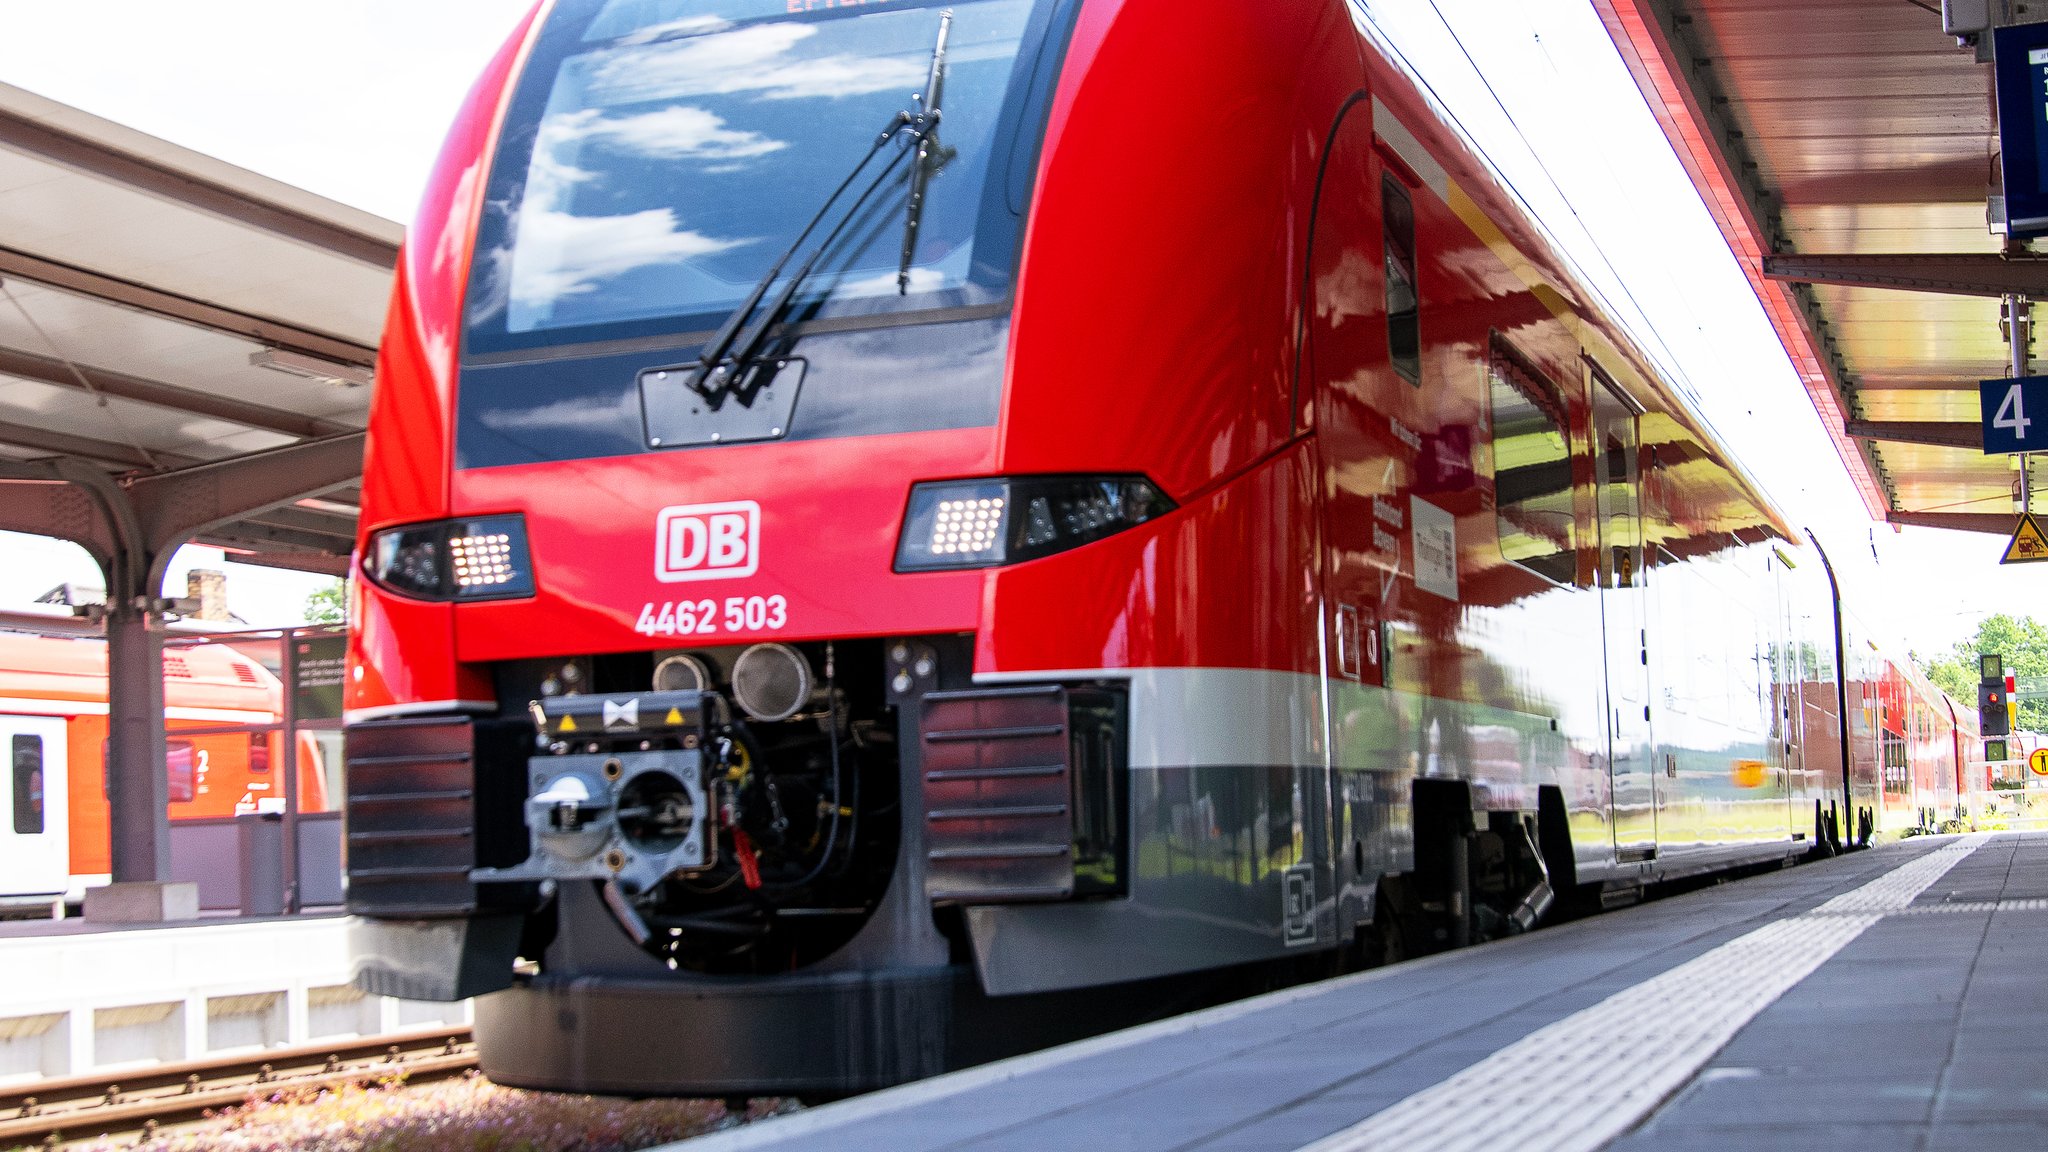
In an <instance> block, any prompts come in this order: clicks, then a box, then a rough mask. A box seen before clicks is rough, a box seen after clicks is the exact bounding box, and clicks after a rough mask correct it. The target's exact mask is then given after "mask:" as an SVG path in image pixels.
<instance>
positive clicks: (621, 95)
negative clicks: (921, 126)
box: [590, 24, 926, 104]
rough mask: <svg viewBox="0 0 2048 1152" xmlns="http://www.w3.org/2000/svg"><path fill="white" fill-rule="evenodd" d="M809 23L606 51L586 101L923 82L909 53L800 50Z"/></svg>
mask: <svg viewBox="0 0 2048 1152" xmlns="http://www.w3.org/2000/svg"><path fill="white" fill-rule="evenodd" d="M817 34H818V26H817V25H815V24H756V25H750V26H748V27H745V28H736V29H734V30H732V31H730V32H720V33H715V34H713V35H709V36H693V37H689V38H687V39H682V40H664V41H659V42H656V43H653V44H643V45H635V46H631V47H626V48H622V49H619V50H617V51H615V52H610V53H607V54H606V56H605V59H604V61H603V63H601V64H599V65H598V66H597V67H596V68H595V69H593V72H592V75H591V79H590V97H591V102H592V103H594V104H627V103H635V104H637V103H641V102H643V101H650V100H678V99H683V98H685V97H690V96H731V95H738V94H741V93H754V94H756V95H757V97H758V98H759V99H763V100H814V99H836V98H839V97H844V96H863V95H867V94H868V93H871V92H887V91H901V92H902V93H903V95H904V96H905V98H906V100H907V98H908V97H909V95H910V93H912V92H914V91H916V90H917V88H918V87H919V86H920V85H922V84H923V83H924V75H925V67H926V61H925V60H923V59H919V58H917V56H916V55H914V54H913V55H903V56H855V55H851V54H849V53H844V52H837V53H832V54H829V55H823V56H809V57H806V56H804V55H803V54H801V53H799V52H798V51H797V49H798V48H799V47H800V46H801V45H802V44H803V42H804V41H806V40H808V39H810V38H811V37H813V36H815V35H817Z"/></svg>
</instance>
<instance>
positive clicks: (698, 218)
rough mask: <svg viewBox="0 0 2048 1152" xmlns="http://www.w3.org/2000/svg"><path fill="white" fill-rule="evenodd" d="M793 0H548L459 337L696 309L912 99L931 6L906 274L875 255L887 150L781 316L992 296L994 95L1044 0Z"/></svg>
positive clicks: (1003, 177) (521, 342)
mask: <svg viewBox="0 0 2048 1152" xmlns="http://www.w3.org/2000/svg"><path fill="white" fill-rule="evenodd" d="M812 7H813V5H812V4H811V3H809V2H808V0H608V2H607V0H563V2H562V3H560V4H559V5H558V6H557V8H556V10H555V13H554V15H553V16H552V17H550V19H549V23H548V27H547V28H546V29H545V30H543V32H542V34H541V40H540V42H539V43H538V44H537V45H536V47H535V51H534V55H533V57H532V59H531V60H530V61H529V62H528V64H527V66H526V69H525V73H524V75H523V77H522V79H521V80H520V83H519V89H518V91H517V92H516V93H515V95H514V100H513V105H512V108H511V109H510V112H509V114H508V116H507V121H506V128H505V131H504V138H503V140H502V141H501V143H500V147H499V152H498V156H497V160H496V162H495V166H494V170H493V173H492V179H491V187H490V191H489V194H488V195H487V211H486V213H485V219H484V220H483V222H482V224H481V226H480V228H479V233H478V237H477V249H476V255H475V258H474V262H473V271H472V275H471V283H470V290H469V341H468V343H469V349H470V351H472V352H488V351H495V350H500V349H517V348H522V347H535V346H540V345H553V344H563V343H574V342H581V341H585V340H601V339H617V338H622V337H633V336H640V335H656V334H661V333H670V332H676V333H679V332H690V331H702V330H704V329H706V328H710V327H715V326H716V325H717V323H718V321H719V320H721V319H723V318H724V315H725V314H726V313H727V312H729V311H731V309H733V308H734V307H735V306H736V305H738V304H739V303H740V302H741V301H742V300H743V299H744V298H745V296H746V295H747V293H748V291H749V290H750V289H751V288H752V287H753V285H754V283H755V282H756V281H757V280H759V279H760V278H761V276H762V275H763V274H764V273H765V272H766V271H767V269H768V268H769V267H770V265H772V264H773V263H774V261H775V259H776V257H777V256H779V255H781V254H782V252H783V251H784V249H786V248H787V247H788V246H789V245H790V243H791V242H792V241H793V240H794V239H795V238H796V236H797V234H798V233H799V232H800V231H801V230H802V228H803V226H804V225H805V224H806V223H807V222H808V221H809V220H810V219H811V217H812V215H813V214H814V213H816V212H817V211H818V208H819V206H820V205H822V204H823V203H824V202H825V200H826V198H827V197H828V196H829V195H830V194H831V192H832V190H833V188H834V187H836V186H837V185H838V184H839V182H840V181H841V180H843V179H844V178H845V177H846V174H847V172H848V171H850V170H851V169H852V167H853V166H854V164H855V163H857V162H858V161H859V160H860V158H861V156H862V155H864V154H865V153H866V152H867V150H868V149H869V148H870V147H871V146H872V145H873V143H874V141H875V138H876V136H877V135H878V134H879V133H880V132H881V130H882V129H883V128H884V127H885V125H887V123H888V122H889V120H890V118H891V117H892V116H894V115H895V114H896V113H897V112H898V111H902V110H908V111H911V112H913V113H914V112H915V111H916V110H917V106H916V103H915V101H914V95H915V94H916V93H917V92H918V90H919V89H920V88H922V87H923V86H924V83H925V79H926V75H927V70H928V69H929V67H930V64H931V59H932V48H933V45H934V43H935V41H936V39H937V36H938V30H939V24H940V19H941V13H942V11H945V10H950V11H952V12H953V14H954V16H953V25H952V29H951V33H950V37H949V41H948V44H947V51H946V69H945V82H944V107H943V119H942V122H941V124H940V127H939V130H938V134H937V145H938V146H937V149H936V150H935V153H934V156H933V161H932V164H933V168H932V170H931V176H930V183H929V187H928V191H927V194H926V198H925V204H924V209H923V213H922V220H921V225H920V228H919V231H918V233H917V244H916V248H915V252H914V254H913V258H912V260H911V267H910V269H909V281H908V287H907V291H905V290H902V289H901V288H900V287H899V283H898V270H899V264H900V262H901V258H902V249H903V239H904V218H905V207H906V200H907V189H908V183H909V171H910V168H911V165H910V164H909V163H899V164H898V165H897V166H896V168H895V170H894V172H893V174H892V176H891V178H890V181H889V182H888V183H887V184H885V185H883V186H882V187H881V188H879V189H878V190H877V191H876V192H875V194H874V195H873V196H871V197H869V199H868V201H867V203H866V205H865V206H864V207H863V208H862V209H861V211H860V214H859V215H858V216H857V217H855V218H854V219H853V220H852V221H850V222H849V224H848V226H847V227H846V228H845V229H843V230H842V231H841V232H840V235H839V239H838V240H837V241H836V242H835V244H834V245H833V247H832V248H831V249H830V250H828V252H827V253H826V257H825V259H823V260H821V261H820V262H819V264H818V267H817V270H816V271H815V272H814V273H813V275H812V277H811V278H810V279H809V280H807V281H806V282H805V283H804V285H803V288H802V291H801V292H800V293H799V294H798V296H797V298H796V305H797V307H796V311H795V313H794V317H795V318H798V319H806V318H815V317H818V316H829V315H848V314H862V313H874V312H896V311H903V310H908V309H930V308H940V307H958V306H971V305H977V304H989V303H995V302H999V301H1001V300H1003V299H1005V298H1006V297H1007V294H1008V291H1009V279H1010V275H1011V269H1012V265H1013V264H1014V262H1015V258H1016V248H1017V231H1018V226H1017V218H1018V213H1019V211H1020V209H1021V200H1022V194H1021V192H1020V191H1019V190H1018V189H1016V188H1014V187H1013V185H1014V184H1015V183H1016V176H1015V173H1013V171H1012V169H1013V168H1015V167H1019V166H1020V165H1018V164H1017V163H1015V156H1016V153H1017V152H1018V151H1020V149H1019V148H1018V147H1017V144H1018V133H1017V126H1016V124H1015V120H1016V112H1015V111H1014V107H1015V106H1016V105H1018V104H1020V103H1023V99H1022V98H1021V96H1022V93H1023V92H1024V91H1025V90H1026V89H1027V88H1028V87H1029V83H1028V82H1029V79H1030V76H1029V73H1030V72H1031V69H1030V67H1029V66H1028V64H1027V66H1026V67H1023V68H1019V67H1018V66H1017V64H1018V57H1019V49H1020V45H1022V44H1023V43H1024V42H1025V41H1026V40H1027V39H1028V38H1029V37H1028V36H1027V33H1028V31H1029V30H1030V29H1029V26H1030V25H1031V24H1032V20H1031V17H1032V15H1033V9H1034V8H1035V7H1043V5H1042V4H1038V3H1036V2H1035V0H965V2H961V0H954V2H952V3H949V4H945V5H937V4H930V3H922V2H919V0H868V2H867V3H865V4H863V5H859V6H848V5H844V4H835V5H832V6H831V7H829V8H828V7H826V6H825V5H823V4H817V5H816V6H815V9H814V10H812V11H808V12H795V13H793V12H792V10H793V9H803V8H812ZM1006 109H1012V111H1010V114H1009V115H1008V116H1006V115H1005V111H1006ZM897 146H898V144H891V145H890V147H891V148H894V147H897ZM1035 146H1036V137H1035V134H1034V135H1033V136H1032V138H1031V139H1030V140H1029V141H1028V146H1026V147H1024V148H1023V149H1021V151H1022V152H1023V153H1024V155H1023V160H1022V163H1021V167H1022V168H1023V170H1024V171H1026V172H1028V170H1029V165H1030V162H1031V159H1032V152H1033V151H1034V150H1035ZM991 172H993V173H995V178H994V179H991V178H990V174H991ZM863 179H865V177H863ZM829 226H830V222H828V224H827V229H829ZM824 231H825V229H821V231H820V233H819V235H823V234H824Z"/></svg>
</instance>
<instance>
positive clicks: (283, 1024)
mask: <svg viewBox="0 0 2048 1152" xmlns="http://www.w3.org/2000/svg"><path fill="white" fill-rule="evenodd" d="M347 924H348V920H347V918H346V917H341V916H322V917H314V918H300V919H292V920H265V921H255V922H227V923H199V924H186V925H182V926H177V927H162V928H145V929H135V930H128V931H93V930H51V931H44V932H41V933H38V934H19V935H14V934H10V935H7V936H0V1083H17V1082H21V1081H26V1080H33V1079H37V1078H40V1077H45V1076H66V1075H73V1074H78V1073H83V1072H89V1071H93V1070H96V1069H106V1068H120V1067H128V1066H136V1067H141V1066H147V1065H149V1064H154V1063H159V1062H167V1061H175V1060H194V1059H200V1058H203V1057H206V1056H210V1055H215V1054H224V1053H229V1052H237V1051H240V1052H247V1051H252V1050H256V1049H261V1048H274V1047H279V1046H282V1045H287V1044H301V1043H311V1042H314V1041H318V1040H323V1039H327V1038H329V1037H333V1038H336V1039H342V1038H347V1037H351V1036H368V1035H376V1034H378V1033H382V1032H389V1031H394V1030H398V1029H403V1028H413V1027H426V1026H429V1025H434V1024H459V1023H465V1022H467V1021H468V1020H469V1018H470V1006H469V1004H468V1003H466V1002H465V1003H461V1004H425V1003H416V1002H413V1001H401V1000H396V999H393V998H390V997H385V996H366V995H364V994H363V993H361V992H358V991H356V990H355V989H354V988H353V987H351V986H350V985H349V959H348V943H347ZM51 927H52V928H53V929H54V928H56V927H57V926H51Z"/></svg>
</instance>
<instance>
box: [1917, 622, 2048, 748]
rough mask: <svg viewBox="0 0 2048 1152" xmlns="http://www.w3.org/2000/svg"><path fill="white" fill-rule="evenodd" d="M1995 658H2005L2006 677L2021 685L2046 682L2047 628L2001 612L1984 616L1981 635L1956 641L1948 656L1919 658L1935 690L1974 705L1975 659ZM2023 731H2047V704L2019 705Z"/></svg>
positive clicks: (1978, 627)
mask: <svg viewBox="0 0 2048 1152" xmlns="http://www.w3.org/2000/svg"><path fill="white" fill-rule="evenodd" d="M1979 653H1992V654H1996V655H2000V656H2003V657H2005V674H2006V675H2008V676H2017V677H2019V678H2020V679H2022V680H2025V679H2029V678H2044V679H2048V625H2044V624H2042V623H2041V622H2040V621H2038V620H2035V619H2034V618H2033V617H2032V616H2017V617H2015V616H2008V615H2006V614H2005V613H2003V612H2000V613H1998V614H1996V615H1993V616H1986V617H1985V618H1984V622H1983V623H1981V624H1979V625H1977V634H1976V635H1974V636H1971V637H1969V638H1967V639H1963V640H1958V641H1956V645H1955V647H1954V648H1953V649H1951V650H1949V651H1948V652H1946V653H1944V654H1942V655H1940V656H1936V657H1934V658H1933V659H1931V660H1928V659H1922V658H1920V657H1918V656H1916V657H1914V660H1915V661H1916V662H1917V663H1918V664H1919V665H1920V670H1921V671H1923V672H1925V673H1926V674H1927V678H1928V679H1929V680H1932V681H1934V684H1935V687H1937V688H1940V689H1941V690H1942V691H1944V692H1946V693H1948V694H1949V695H1951V696H1953V697H1955V698H1956V699H1957V700H1959V701H1961V702H1963V703H1965V704H1972V703H1974V702H1975V701H1976V699H1977V656H1978V654H1979ZM2019 727H2020V728H2022V729H2024V730H2026V731H2028V732H2043V731H2048V701H2044V700H2027V701H2023V702H2021V704H2020V710H2019Z"/></svg>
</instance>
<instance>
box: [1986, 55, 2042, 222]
mask: <svg viewBox="0 0 2048 1152" xmlns="http://www.w3.org/2000/svg"><path fill="white" fill-rule="evenodd" d="M1992 44H1993V46H1994V48H1995V56H1994V63H1993V68H1994V69H1995V70H1996V72H1997V78H1998V148H1999V156H2000V163H2001V166H2002V167H2003V169H2004V173H2005V221H2006V229H2007V231H2008V232H2009V233H2010V234H2011V235H2014V236H2037V235H2040V234H2042V233H2048V24H2014V25H2012V26H2010V27H2006V28H1999V29H1997V30H1995V31H1994V32H1993V33H1992Z"/></svg>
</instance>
